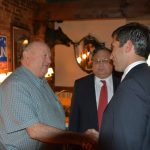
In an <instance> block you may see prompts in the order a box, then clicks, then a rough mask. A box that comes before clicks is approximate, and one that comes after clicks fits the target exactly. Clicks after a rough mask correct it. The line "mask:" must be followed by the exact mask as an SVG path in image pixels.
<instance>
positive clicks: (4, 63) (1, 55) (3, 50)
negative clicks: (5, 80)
mask: <svg viewBox="0 0 150 150" xmlns="http://www.w3.org/2000/svg"><path fill="white" fill-rule="evenodd" d="M7 69H8V58H7V38H6V36H4V35H0V72H5V71H7Z"/></svg>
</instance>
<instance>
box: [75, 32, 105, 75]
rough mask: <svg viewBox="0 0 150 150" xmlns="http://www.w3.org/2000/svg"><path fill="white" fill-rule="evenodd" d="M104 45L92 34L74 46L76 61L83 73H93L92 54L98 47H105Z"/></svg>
mask: <svg viewBox="0 0 150 150" xmlns="http://www.w3.org/2000/svg"><path fill="white" fill-rule="evenodd" d="M104 44H105V43H102V42H99V41H98V40H97V39H96V38H95V37H94V36H92V35H90V34H89V35H87V36H85V37H83V38H82V39H81V40H80V41H79V42H77V43H75V44H74V53H75V59H76V61H77V64H78V65H79V66H80V68H81V69H82V70H83V71H85V72H87V73H91V72H92V60H91V59H92V52H93V50H94V49H95V47H96V46H104Z"/></svg>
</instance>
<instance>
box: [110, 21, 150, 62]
mask: <svg viewBox="0 0 150 150" xmlns="http://www.w3.org/2000/svg"><path fill="white" fill-rule="evenodd" d="M112 37H113V38H115V39H116V40H117V41H119V42H120V47H122V46H123V45H124V44H125V43H126V42H127V41H128V40H130V41H131V42H132V43H133V45H134V47H135V53H136V54H137V55H140V56H142V57H144V58H146V59H147V58H148V55H149V53H150V29H149V28H148V27H147V26H145V25H142V24H140V23H135V22H133V23H129V24H126V25H124V26H121V27H119V28H117V29H116V30H115V31H114V32H113V33H112Z"/></svg>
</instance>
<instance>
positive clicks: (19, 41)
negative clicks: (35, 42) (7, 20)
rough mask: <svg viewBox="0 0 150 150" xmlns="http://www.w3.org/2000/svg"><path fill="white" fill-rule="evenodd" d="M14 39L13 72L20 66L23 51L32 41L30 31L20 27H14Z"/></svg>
mask: <svg viewBox="0 0 150 150" xmlns="http://www.w3.org/2000/svg"><path fill="white" fill-rule="evenodd" d="M12 34H13V35H12V37H13V70H15V69H16V68H17V67H19V66H20V59H21V54H22V50H23V49H24V47H25V46H26V45H27V44H28V43H29V41H30V31H29V30H28V29H23V28H20V27H16V26H13V27H12Z"/></svg>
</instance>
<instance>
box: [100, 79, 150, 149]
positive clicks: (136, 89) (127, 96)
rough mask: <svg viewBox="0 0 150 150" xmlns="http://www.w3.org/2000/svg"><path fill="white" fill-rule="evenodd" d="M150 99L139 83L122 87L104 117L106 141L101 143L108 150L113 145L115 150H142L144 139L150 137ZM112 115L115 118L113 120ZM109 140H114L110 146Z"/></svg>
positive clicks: (103, 133)
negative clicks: (149, 128)
mask: <svg viewBox="0 0 150 150" xmlns="http://www.w3.org/2000/svg"><path fill="white" fill-rule="evenodd" d="M148 97H149V96H148V94H147V93H146V92H145V89H143V87H142V85H141V84H139V83H138V82H136V81H133V80H128V81H126V82H124V83H122V84H121V86H120V87H119V88H118V90H117V92H116V94H115V96H114V97H113V99H112V101H111V104H110V106H109V107H108V108H107V110H106V113H105V116H104V124H103V129H104V130H103V131H102V132H101V133H102V134H101V137H102V140H104V139H105V141H101V142H103V143H105V146H106V147H107V145H111V144H112V147H113V148H115V149H116V150H120V149H121V150H127V149H128V150H133V149H136V150H141V149H142V147H143V143H144V140H145V139H144V138H143V137H147V136H148V134H149V133H147V130H148V122H150V121H149V117H150V114H149V105H147V104H150V103H149V99H148ZM111 114H113V117H111V118H110V116H111ZM111 119H112V122H111V123H110V122H109V121H110V120H111ZM108 122H109V124H108ZM112 126H113V127H112ZM106 128H107V129H106ZM109 129H110V131H109ZM110 133H112V136H111V135H110ZM106 135H107V137H106ZM146 135H147V136H146ZM108 137H113V141H112V142H111V144H110V143H109V141H111V140H110V139H111V138H110V139H108ZM106 143H107V144H106Z"/></svg>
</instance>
